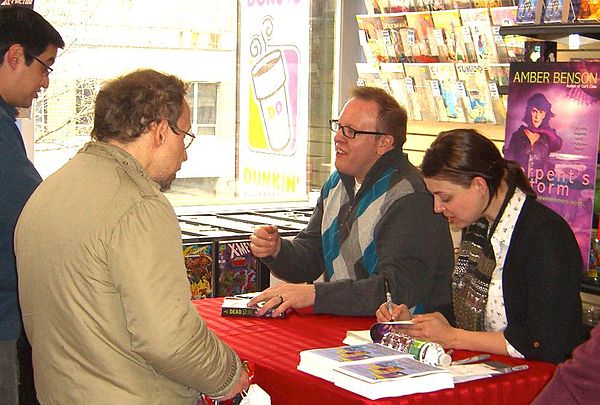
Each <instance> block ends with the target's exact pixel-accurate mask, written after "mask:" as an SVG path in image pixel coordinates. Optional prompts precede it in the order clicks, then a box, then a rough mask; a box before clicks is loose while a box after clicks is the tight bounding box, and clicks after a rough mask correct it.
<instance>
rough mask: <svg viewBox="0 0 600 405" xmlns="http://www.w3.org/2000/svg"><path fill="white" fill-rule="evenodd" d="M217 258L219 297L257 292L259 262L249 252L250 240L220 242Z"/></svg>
mask: <svg viewBox="0 0 600 405" xmlns="http://www.w3.org/2000/svg"><path fill="white" fill-rule="evenodd" d="M218 257H219V259H218V272H217V284H218V290H217V291H218V296H219V297H227V296H232V295H236V294H242V293H249V292H255V291H256V290H257V280H258V278H259V274H258V273H259V266H260V262H259V261H258V259H256V258H255V257H254V256H253V255H252V253H251V252H250V240H239V241H220V242H219V246H218Z"/></svg>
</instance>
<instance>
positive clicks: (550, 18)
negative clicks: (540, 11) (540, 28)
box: [543, 0, 579, 23]
mask: <svg viewBox="0 0 600 405" xmlns="http://www.w3.org/2000/svg"><path fill="white" fill-rule="evenodd" d="M578 4H579V3H576V2H573V1H571V0H545V6H544V17H543V21H544V23H560V22H562V23H571V22H573V21H574V20H575V15H576V10H575V9H574V7H573V6H575V5H578Z"/></svg>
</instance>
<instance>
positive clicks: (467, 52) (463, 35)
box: [455, 25, 477, 63]
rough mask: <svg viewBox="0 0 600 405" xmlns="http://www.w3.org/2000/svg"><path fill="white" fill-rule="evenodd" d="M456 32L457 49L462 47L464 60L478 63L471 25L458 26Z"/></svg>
mask: <svg viewBox="0 0 600 405" xmlns="http://www.w3.org/2000/svg"><path fill="white" fill-rule="evenodd" d="M455 33H456V43H457V49H458V48H459V47H460V48H461V50H460V53H462V54H463V55H464V56H463V59H464V60H463V62H466V63H477V53H476V52H475V43H474V42H473V36H472V35H471V27H469V26H468V25H463V26H460V27H456V31H455ZM457 52H458V51H457Z"/></svg>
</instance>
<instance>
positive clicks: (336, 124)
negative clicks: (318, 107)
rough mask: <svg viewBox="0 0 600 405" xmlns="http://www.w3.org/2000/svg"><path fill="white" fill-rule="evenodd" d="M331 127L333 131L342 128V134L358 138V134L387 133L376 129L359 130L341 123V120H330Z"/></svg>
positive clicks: (349, 137) (350, 137)
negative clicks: (348, 132)
mask: <svg viewBox="0 0 600 405" xmlns="http://www.w3.org/2000/svg"><path fill="white" fill-rule="evenodd" d="M329 129H330V130H331V131H333V132H337V131H339V130H340V129H341V130H342V135H344V136H345V137H346V138H348V139H354V138H356V135H361V134H362V135H386V134H384V133H383V132H374V131H359V130H357V129H354V128H352V127H349V126H347V125H340V121H339V120H329ZM346 131H350V134H347V133H346Z"/></svg>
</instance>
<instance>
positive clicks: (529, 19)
mask: <svg viewBox="0 0 600 405" xmlns="http://www.w3.org/2000/svg"><path fill="white" fill-rule="evenodd" d="M543 7H544V0H519V2H518V4H517V19H516V24H539V23H540V22H541V21H542V14H543V11H544V10H543Z"/></svg>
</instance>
